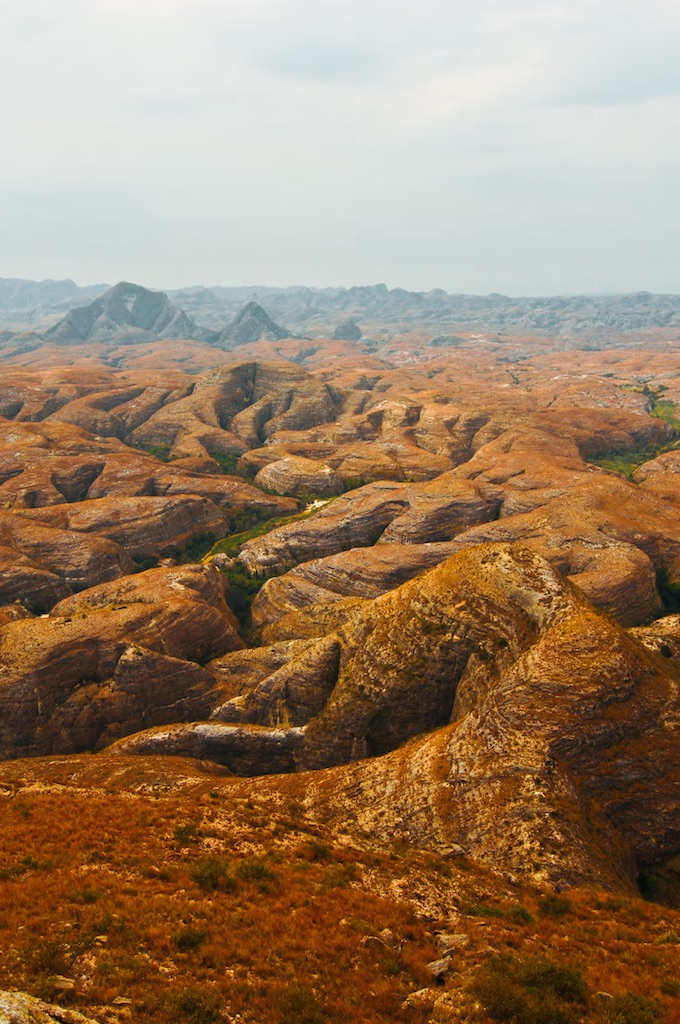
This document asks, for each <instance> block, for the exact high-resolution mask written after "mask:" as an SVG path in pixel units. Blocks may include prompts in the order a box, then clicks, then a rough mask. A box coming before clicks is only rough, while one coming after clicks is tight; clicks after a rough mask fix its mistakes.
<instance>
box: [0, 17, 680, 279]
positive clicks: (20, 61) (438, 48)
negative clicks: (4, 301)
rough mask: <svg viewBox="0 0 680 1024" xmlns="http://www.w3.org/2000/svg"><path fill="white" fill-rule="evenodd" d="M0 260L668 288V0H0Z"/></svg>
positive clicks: (100, 272) (79, 274) (676, 111)
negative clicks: (0, 21)
mask: <svg viewBox="0 0 680 1024" xmlns="http://www.w3.org/2000/svg"><path fill="white" fill-rule="evenodd" d="M0 14H1V15H2V19H1V20H2V31H1V32H0V122H1V124H0V276H2V277H25V278H31V279H42V278H65V277H70V278H73V279H75V280H76V281H77V282H78V283H79V284H93V283H97V282H109V283H113V282H115V281H118V280H123V279H124V280H132V281H135V282H137V283H140V284H144V285H147V286H149V287H156V288H173V287H182V286H188V285H195V284H205V285H211V284H213V285H215V284H222V285H250V284H265V285H289V284H305V285H310V286H329V285H336V286H339V285H345V286H350V285H353V284H373V283H377V282H379V281H384V282H385V283H386V284H387V285H388V286H389V287H397V286H399V287H405V288H412V289H419V290H427V289H430V288H435V287H436V288H445V289H446V290H447V291H449V292H470V293H481V294H486V293H488V292H503V293H505V294H510V295H519V294H525V295H526V294H535V295H544V294H556V293H572V294H573V293H579V292H589V293H592V292H625V291H637V290H642V289H646V290H649V291H666V292H680V273H679V271H680V198H679V194H680V189H679V186H680V59H679V57H678V55H679V54H680V4H678V3H677V0H644V2H642V0H512V2H510V0H417V2H416V0H343V2H342V3H341V4H340V3H338V2H337V0H335V2H333V3H330V2H328V0H58V2H56V0H0Z"/></svg>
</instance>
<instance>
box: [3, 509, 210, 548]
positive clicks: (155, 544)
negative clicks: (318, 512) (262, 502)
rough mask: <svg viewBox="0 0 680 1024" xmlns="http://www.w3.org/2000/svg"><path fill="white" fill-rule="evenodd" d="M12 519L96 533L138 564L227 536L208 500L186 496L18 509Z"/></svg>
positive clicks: (68, 530) (73, 530) (69, 531)
mask: <svg viewBox="0 0 680 1024" xmlns="http://www.w3.org/2000/svg"><path fill="white" fill-rule="evenodd" d="M14 518H15V519H24V520H28V521H30V522H31V523H41V524H43V525H44V526H45V527H47V528H55V527H56V529H58V530H60V531H67V532H68V533H69V534H74V533H76V534H79V533H85V534H95V535H97V536H98V537H100V538H105V539H106V540H109V541H112V542H113V543H114V544H116V545H117V546H118V547H119V548H121V549H122V550H123V551H125V552H126V553H127V554H128V555H130V556H131V557H132V558H138V559H145V558H153V557H154V556H159V555H162V554H164V553H166V552H178V551H181V550H182V549H183V548H185V547H186V546H187V545H188V544H189V543H190V541H192V540H193V539H195V538H198V537H201V538H205V539H213V540H216V539H218V538H219V537H223V536H224V535H225V534H226V533H227V532H228V526H227V521H226V519H225V516H224V514H223V513H222V512H220V510H218V509H217V508H216V506H215V505H213V503H212V502H211V501H210V500H209V499H207V498H198V497H195V496H194V495H190V494H178V495H172V496H168V497H164V498H150V497H143V498H115V499H114V498H98V499H96V500H91V501H81V502H78V503H77V504H68V505H50V506H49V507H47V508H36V509H18V510H17V511H16V513H15V515H14ZM74 541H75V538H74Z"/></svg>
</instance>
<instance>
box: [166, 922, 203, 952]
mask: <svg viewBox="0 0 680 1024" xmlns="http://www.w3.org/2000/svg"><path fill="white" fill-rule="evenodd" d="M207 937H208V933H207V932H206V931H204V930H203V929H202V928H192V927H191V925H187V926H186V927H185V928H180V930H179V931H178V932H175V933H174V935H173V936H172V941H173V942H174V944H175V946H176V947H177V949H178V950H179V952H180V953H193V951H194V950H196V949H200V947H201V946H202V945H203V943H204V942H205V940H206V939H207Z"/></svg>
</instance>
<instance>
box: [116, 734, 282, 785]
mask: <svg viewBox="0 0 680 1024" xmlns="http://www.w3.org/2000/svg"><path fill="white" fill-rule="evenodd" d="M301 735H302V734H301V732H300V730H299V729H264V728H261V727H259V726H255V725H222V724H221V723H218V722H209V723H208V722H205V723H194V724H191V725H171V726H168V727H166V728H162V729H150V730H147V731H145V732H143V733H140V734H139V735H138V736H130V737H129V738H127V739H125V740H121V741H120V742H119V743H116V744H115V745H114V746H113V747H109V749H108V753H109V754H119V755H121V756H126V755H129V754H136V755H152V754H167V753H168V752H170V751H171V752H172V753H173V754H179V755H181V756H184V757H194V758H199V759H200V760H209V761H216V762H217V763H218V764H221V765H224V766H225V767H226V768H229V769H230V770H231V771H233V772H236V774H238V775H270V774H278V773H280V772H290V771H292V770H293V769H294V767H295V751H296V749H297V747H298V746H299V743H300V739H301Z"/></svg>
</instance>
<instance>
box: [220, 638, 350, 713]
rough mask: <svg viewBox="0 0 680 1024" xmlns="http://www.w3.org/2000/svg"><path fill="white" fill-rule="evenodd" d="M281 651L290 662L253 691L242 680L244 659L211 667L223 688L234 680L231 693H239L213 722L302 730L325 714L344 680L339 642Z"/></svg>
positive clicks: (225, 660) (229, 659)
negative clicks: (340, 672)
mask: <svg viewBox="0 0 680 1024" xmlns="http://www.w3.org/2000/svg"><path fill="white" fill-rule="evenodd" d="M276 646H278V647H285V648H288V650H287V655H288V657H287V660H286V662H285V663H284V664H282V665H281V666H280V667H278V668H276V669H273V670H270V671H269V672H267V675H266V676H265V678H263V679H262V680H260V681H259V682H258V684H257V685H254V686H253V687H252V688H251V689H248V690H245V688H244V687H243V683H242V680H240V678H239V677H240V675H241V673H240V672H239V671H238V669H239V668H240V663H242V661H243V658H242V656H241V655H239V654H237V655H236V657H235V658H234V657H233V656H229V655H227V656H226V657H225V658H223V659H221V661H219V662H211V664H210V666H209V668H210V670H211V672H212V673H213V674H215V673H219V678H220V684H221V686H224V684H225V681H227V680H229V682H231V687H229V689H231V688H232V687H233V688H236V687H238V691H239V692H238V696H234V697H231V698H230V699H228V700H226V701H225V702H224V703H223V704H219V705H218V706H217V707H216V708H215V709H214V710H213V712H212V714H211V716H210V717H211V719H212V720H213V721H218V722H242V723H250V724H256V725H268V726H298V725H304V724H305V723H306V722H308V721H309V720H310V719H312V718H314V717H315V716H316V715H318V714H320V713H321V712H322V711H323V708H324V706H325V704H326V701H327V700H328V698H329V696H330V694H331V691H332V690H333V687H334V685H335V682H336V679H337V675H338V667H339V658H340V643H339V641H338V640H337V639H336V638H335V637H333V636H330V637H322V638H320V639H318V640H310V641H305V640H299V641H293V643H292V644H285V643H284V644H281V645H276ZM265 652H266V648H265ZM234 661H235V662H236V666H235V665H234ZM265 664H266V662H265ZM262 665H263V663H262V661H260V666H262ZM234 668H236V672H234V671H233V669H234ZM230 669H232V671H231V672H230ZM229 676H231V679H229ZM225 677H226V679H225ZM239 683H240V685H239Z"/></svg>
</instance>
